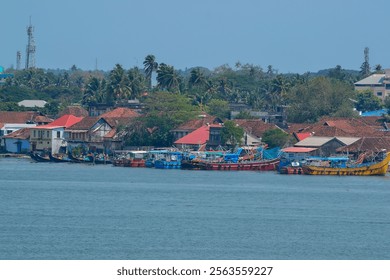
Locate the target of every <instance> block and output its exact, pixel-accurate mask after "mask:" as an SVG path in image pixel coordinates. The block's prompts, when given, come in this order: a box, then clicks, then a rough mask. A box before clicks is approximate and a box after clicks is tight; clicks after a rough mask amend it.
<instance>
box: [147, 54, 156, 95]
mask: <svg viewBox="0 0 390 280" xmlns="http://www.w3.org/2000/svg"><path fill="white" fill-rule="evenodd" d="M157 69H158V63H157V62H156V58H155V56H154V55H152V54H149V55H147V56H146V57H145V60H144V71H145V74H146V79H147V80H148V82H149V89H152V75H153V72H155V71H156V70H157Z"/></svg>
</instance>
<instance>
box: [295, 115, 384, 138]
mask: <svg viewBox="0 0 390 280" xmlns="http://www.w3.org/2000/svg"><path fill="white" fill-rule="evenodd" d="M300 127H301V128H300ZM386 130H387V129H386V125H385V123H383V121H382V120H381V118H380V117H358V118H330V117H329V118H322V119H321V120H320V121H318V122H317V123H314V124H301V125H299V124H293V125H290V128H289V132H290V133H293V132H299V133H311V134H312V135H314V136H326V137H338V136H341V137H364V136H377V137H383V136H386V135H389V136H390V131H386Z"/></svg>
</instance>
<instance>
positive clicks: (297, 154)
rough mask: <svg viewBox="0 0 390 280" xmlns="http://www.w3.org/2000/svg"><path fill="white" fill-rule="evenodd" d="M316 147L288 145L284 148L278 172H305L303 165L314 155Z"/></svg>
mask: <svg viewBox="0 0 390 280" xmlns="http://www.w3.org/2000/svg"><path fill="white" fill-rule="evenodd" d="M316 150H317V149H316V148H305V147H288V148H284V149H282V153H281V155H280V162H279V166H278V172H279V173H280V174H298V175H299V174H303V168H302V166H303V165H304V164H306V160H307V159H308V158H310V157H312V156H313V155H312V154H313V153H314V152H315V151H316Z"/></svg>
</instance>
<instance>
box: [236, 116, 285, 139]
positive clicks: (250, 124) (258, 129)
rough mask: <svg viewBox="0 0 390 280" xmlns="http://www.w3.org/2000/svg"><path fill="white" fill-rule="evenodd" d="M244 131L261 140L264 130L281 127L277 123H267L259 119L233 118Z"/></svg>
mask: <svg viewBox="0 0 390 280" xmlns="http://www.w3.org/2000/svg"><path fill="white" fill-rule="evenodd" d="M233 121H234V122H235V123H236V124H237V125H238V126H240V127H242V128H243V129H244V131H245V132H246V133H247V134H249V135H251V136H254V137H256V138H258V139H259V140H261V138H262V137H263V134H264V132H266V131H267V130H271V129H280V128H279V127H278V126H277V125H275V124H271V123H266V122H264V121H262V120H259V119H235V120H233Z"/></svg>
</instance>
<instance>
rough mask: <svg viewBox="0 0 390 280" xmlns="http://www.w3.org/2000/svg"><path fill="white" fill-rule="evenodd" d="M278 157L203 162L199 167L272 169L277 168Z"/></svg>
mask: <svg viewBox="0 0 390 280" xmlns="http://www.w3.org/2000/svg"><path fill="white" fill-rule="evenodd" d="M278 164H279V159H274V160H267V161H254V162H239V163H204V164H203V165H201V166H200V169H204V170H233V171H239V170H246V171H250V170H258V171H274V170H276V169H277V166H278Z"/></svg>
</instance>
